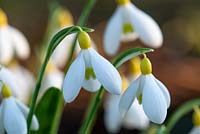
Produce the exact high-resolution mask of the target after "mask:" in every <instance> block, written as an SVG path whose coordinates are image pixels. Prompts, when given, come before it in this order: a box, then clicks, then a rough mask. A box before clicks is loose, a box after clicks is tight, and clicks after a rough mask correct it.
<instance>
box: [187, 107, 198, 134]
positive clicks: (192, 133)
mask: <svg viewBox="0 0 200 134" xmlns="http://www.w3.org/2000/svg"><path fill="white" fill-rule="evenodd" d="M193 124H194V127H193V128H192V130H191V131H190V132H189V134H199V133H200V109H199V107H198V106H195V107H194V114H193Z"/></svg>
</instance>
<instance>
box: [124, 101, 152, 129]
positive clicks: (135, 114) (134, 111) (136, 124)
mask: <svg viewBox="0 0 200 134" xmlns="http://www.w3.org/2000/svg"><path fill="white" fill-rule="evenodd" d="M123 126H124V127H126V128H127V129H133V128H137V129H140V130H143V129H146V128H147V127H148V126H149V120H148V118H147V116H146V115H145V113H144V110H143V108H142V105H140V104H139V103H138V101H137V99H135V100H134V102H133V104H132V105H131V107H130V109H129V110H128V112H127V114H126V116H125V117H124V119H123Z"/></svg>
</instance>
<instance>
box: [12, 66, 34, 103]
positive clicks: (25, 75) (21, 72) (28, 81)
mask: <svg viewBox="0 0 200 134" xmlns="http://www.w3.org/2000/svg"><path fill="white" fill-rule="evenodd" d="M10 71H11V72H12V73H13V74H14V75H15V78H16V82H15V83H17V86H18V89H20V91H17V98H19V99H20V100H21V101H23V102H25V103H26V102H28V101H29V97H30V95H31V94H32V93H33V88H34V84H35V79H34V77H33V74H32V73H31V72H29V71H28V70H27V69H26V68H24V67H22V66H20V65H14V66H11V67H10Z"/></svg>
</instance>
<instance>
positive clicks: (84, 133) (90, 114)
mask: <svg viewBox="0 0 200 134" xmlns="http://www.w3.org/2000/svg"><path fill="white" fill-rule="evenodd" d="M104 92H105V90H104V89H103V86H101V88H100V90H99V91H98V92H97V93H96V95H95V96H94V97H93V98H92V100H91V101H90V104H89V108H88V110H87V112H86V116H85V118H86V120H84V122H83V125H82V127H81V128H80V131H79V133H80V134H89V133H90V131H91V128H92V127H91V126H92V125H93V122H94V120H95V118H96V113H97V112H98V109H99V107H100V106H101V103H102V98H103V95H104Z"/></svg>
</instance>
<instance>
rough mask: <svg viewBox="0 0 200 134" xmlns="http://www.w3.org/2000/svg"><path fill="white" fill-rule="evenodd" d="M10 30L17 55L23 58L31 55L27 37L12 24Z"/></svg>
mask: <svg viewBox="0 0 200 134" xmlns="http://www.w3.org/2000/svg"><path fill="white" fill-rule="evenodd" d="M9 31H10V34H11V37H12V41H13V42H12V43H13V46H14V48H15V51H16V54H17V56H19V58H21V59H27V58H28V57H29V55H30V48H29V44H28V41H27V39H26V38H25V36H24V35H23V33H22V32H20V31H19V30H17V29H16V28H14V27H11V26H10V27H9Z"/></svg>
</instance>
